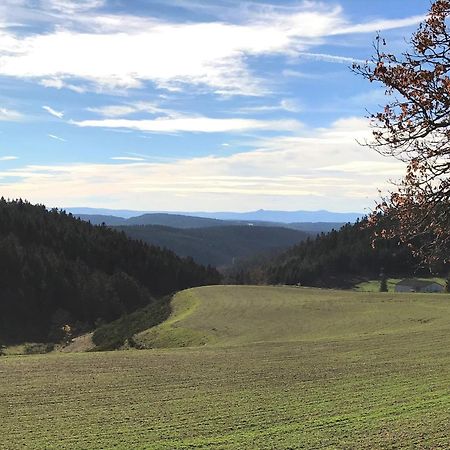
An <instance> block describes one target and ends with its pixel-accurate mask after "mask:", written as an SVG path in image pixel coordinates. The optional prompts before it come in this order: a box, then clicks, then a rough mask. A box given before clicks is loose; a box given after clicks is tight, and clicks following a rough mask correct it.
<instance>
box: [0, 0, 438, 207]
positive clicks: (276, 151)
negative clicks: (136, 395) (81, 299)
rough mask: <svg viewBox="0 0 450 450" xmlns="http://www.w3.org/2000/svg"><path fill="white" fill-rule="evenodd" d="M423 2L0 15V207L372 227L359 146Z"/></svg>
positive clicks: (173, 6) (378, 177)
mask: <svg viewBox="0 0 450 450" xmlns="http://www.w3.org/2000/svg"><path fill="white" fill-rule="evenodd" d="M429 5H430V3H429V1H428V0H420V1H419V0H408V1H403V0H378V1H368V0H365V1H363V0H338V1H313V0H305V1H290V0H283V1H281V0H279V1H275V0H273V1H268V2H261V1H258V2H244V1H234V0H217V1H200V0H171V1H170V2H167V1H165V0H132V1H130V0H77V1H75V0H2V1H1V3H0V194H1V195H3V196H4V197H5V198H18V197H21V198H24V199H27V200H29V201H31V202H33V203H43V204H45V205H47V206H49V207H60V208H63V207H75V206H89V207H103V208H112V209H115V208H116V209H124V208H125V209H135V210H141V211H249V210H256V209H273V210H300V209H303V210H318V209H328V210H331V211H342V212H344V211H347V212H348V211H356V212H368V211H370V210H371V209H373V207H374V206H375V202H376V200H377V199H378V198H379V195H380V193H379V191H381V192H382V193H384V192H387V191H388V190H389V189H392V185H391V184H390V181H395V180H396V179H398V178H399V177H401V175H402V173H403V171H404V167H403V166H402V165H401V163H399V162H397V161H395V160H392V159H386V158H383V157H382V156H380V155H378V154H377V153H376V152H375V151H374V150H372V149H370V148H368V147H367V146H363V145H361V143H363V142H365V141H366V140H368V139H369V140H370V133H371V131H370V127H369V122H368V120H367V116H368V114H369V113H373V112H377V111H378V110H380V109H381V108H382V107H383V105H384V104H385V102H386V99H385V96H384V91H383V88H382V86H378V85H375V84H371V83H369V82H367V81H366V80H364V79H362V78H360V77H358V76H357V75H355V74H354V73H353V72H352V71H351V70H350V66H351V65H352V63H353V62H363V61H365V60H367V59H369V58H370V57H371V56H372V54H373V47H372V45H373V40H374V37H375V36H376V33H377V32H380V33H381V35H382V36H383V37H384V38H385V39H386V41H387V42H388V48H389V49H390V50H392V51H393V52H396V53H398V52H401V51H404V50H405V49H407V48H408V42H407V40H408V38H409V37H410V36H411V33H412V32H414V30H416V29H417V26H418V24H419V23H420V21H421V20H423V18H424V17H425V15H426V12H427V9H428V8H429Z"/></svg>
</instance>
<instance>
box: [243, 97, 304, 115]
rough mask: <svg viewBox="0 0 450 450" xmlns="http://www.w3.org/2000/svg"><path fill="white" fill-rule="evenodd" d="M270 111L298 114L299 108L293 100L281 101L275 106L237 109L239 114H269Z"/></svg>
mask: <svg viewBox="0 0 450 450" xmlns="http://www.w3.org/2000/svg"><path fill="white" fill-rule="evenodd" d="M270 111H287V112H300V111H301V107H300V106H299V105H298V103H297V102H296V101H295V100H291V99H287V98H286V99H282V100H281V101H280V102H279V103H278V104H276V105H259V106H247V107H243V108H239V110H238V112H240V113H258V112H270Z"/></svg>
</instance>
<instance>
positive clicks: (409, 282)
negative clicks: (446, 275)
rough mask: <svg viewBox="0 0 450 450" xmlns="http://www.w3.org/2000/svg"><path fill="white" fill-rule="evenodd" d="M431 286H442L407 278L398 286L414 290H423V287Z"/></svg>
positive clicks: (434, 282) (433, 282)
mask: <svg viewBox="0 0 450 450" xmlns="http://www.w3.org/2000/svg"><path fill="white" fill-rule="evenodd" d="M430 284H438V285H439V286H441V285H440V284H439V283H436V281H430V280H428V281H427V280H417V279H416V278H405V279H404V280H402V281H399V282H398V283H397V286H409V287H413V288H423V287H426V286H429V285H430Z"/></svg>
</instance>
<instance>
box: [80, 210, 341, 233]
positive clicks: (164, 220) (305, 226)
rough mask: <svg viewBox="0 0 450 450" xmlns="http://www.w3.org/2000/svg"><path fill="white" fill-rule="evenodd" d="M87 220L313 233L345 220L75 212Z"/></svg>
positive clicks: (327, 229)
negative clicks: (259, 219) (218, 217)
mask: <svg viewBox="0 0 450 450" xmlns="http://www.w3.org/2000/svg"><path fill="white" fill-rule="evenodd" d="M74 215H75V216H76V217H79V218H80V219H82V220H85V221H86V222H91V223H92V224H93V225H102V224H105V225H107V226H110V227H115V226H136V225H160V226H165V227H171V228H181V229H190V228H211V227H226V226H246V227H249V226H258V227H283V228H289V229H291V230H300V231H306V232H308V233H311V234H317V233H328V232H329V231H331V230H332V229H335V230H338V229H339V228H341V227H342V225H344V222H292V223H283V222H263V221H257V220H253V221H244V220H219V219H210V218H206V217H193V216H183V215H181V214H167V213H149V214H142V215H141V216H136V217H130V218H128V219H125V218H123V217H118V216H106V215H105V216H104V215H101V214H74Z"/></svg>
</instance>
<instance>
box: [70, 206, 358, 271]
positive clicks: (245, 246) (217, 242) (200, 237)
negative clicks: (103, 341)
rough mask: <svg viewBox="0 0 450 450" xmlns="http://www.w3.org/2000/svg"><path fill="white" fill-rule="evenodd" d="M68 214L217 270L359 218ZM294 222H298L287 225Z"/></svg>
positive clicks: (319, 214)
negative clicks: (114, 229) (110, 228)
mask: <svg viewBox="0 0 450 450" xmlns="http://www.w3.org/2000/svg"><path fill="white" fill-rule="evenodd" d="M67 211H68V212H71V213H72V214H73V215H75V216H76V217H79V218H80V219H82V220H85V221H89V222H91V223H92V224H93V225H101V224H105V225H106V226H110V227H117V228H119V229H120V230H122V231H124V232H125V233H126V234H127V235H128V236H129V237H131V238H132V239H137V240H142V241H144V242H147V243H149V244H152V245H157V246H159V247H165V248H167V249H169V250H172V251H174V252H175V253H176V254H178V255H179V256H190V257H192V258H193V259H194V260H195V261H196V262H198V263H201V264H210V265H212V266H215V267H223V266H229V265H230V264H233V262H235V261H237V260H239V259H243V258H244V259H245V258H252V257H254V256H256V255H260V254H267V253H274V252H275V253H276V252H279V251H283V250H285V249H287V248H288V247H290V246H292V245H295V244H298V243H299V242H301V241H303V240H305V239H306V238H307V237H310V236H315V235H317V234H320V233H328V232H329V231H331V230H332V229H335V230H338V229H340V228H341V227H342V226H343V225H344V223H346V221H347V222H348V221H350V222H354V221H355V220H356V219H357V218H358V217H359V214H357V213H347V214H344V213H332V212H329V211H316V212H310V211H263V210H260V211H255V212H248V213H233V212H231V213H204V212H203V213H202V212H200V213H193V214H197V215H196V216H194V215H188V214H187V213H184V214H182V213H180V214H175V213H162V212H158V213H144V214H139V213H138V212H137V211H130V210H118V211H114V210H103V209H100V210H99V209H91V208H68V210H67ZM100 213H104V214H100ZM111 213H113V214H111ZM210 216H216V217H210ZM270 219H272V220H270ZM274 219H278V221H274ZM290 219H292V220H298V221H292V222H289V220H290ZM315 219H321V220H320V221H317V220H315Z"/></svg>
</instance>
